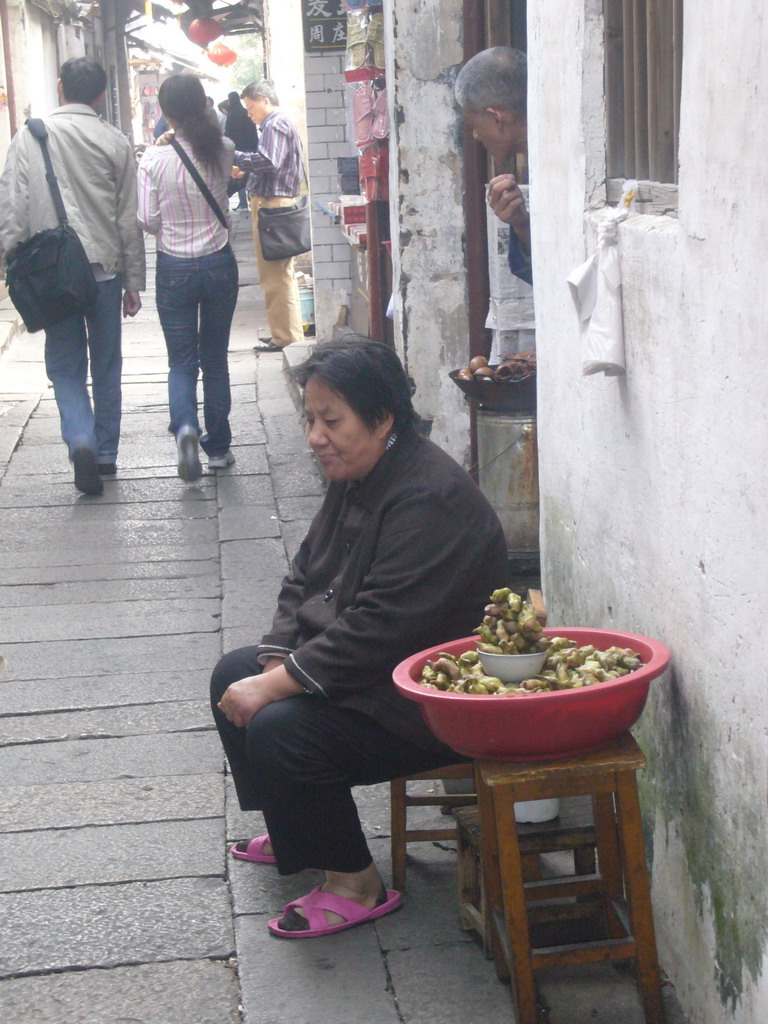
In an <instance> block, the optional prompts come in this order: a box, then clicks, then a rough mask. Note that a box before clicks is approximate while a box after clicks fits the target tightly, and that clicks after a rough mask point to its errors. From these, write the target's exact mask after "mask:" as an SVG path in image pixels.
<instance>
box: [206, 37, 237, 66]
mask: <svg viewBox="0 0 768 1024" xmlns="http://www.w3.org/2000/svg"><path fill="white" fill-rule="evenodd" d="M208 56H209V58H210V59H211V60H212V61H213V63H214V64H218V65H219V66H220V67H222V68H228V67H229V65H230V64H234V63H235V61H236V60H237V54H236V53H235V51H234V50H230V48H229V47H228V46H225V45H224V43H214V45H213V46H209V47H208Z"/></svg>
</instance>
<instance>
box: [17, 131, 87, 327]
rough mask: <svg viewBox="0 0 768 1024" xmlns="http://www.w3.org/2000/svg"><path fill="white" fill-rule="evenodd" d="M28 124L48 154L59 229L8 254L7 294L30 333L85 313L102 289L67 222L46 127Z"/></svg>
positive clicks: (48, 173)
mask: <svg viewBox="0 0 768 1024" xmlns="http://www.w3.org/2000/svg"><path fill="white" fill-rule="evenodd" d="M27 125H28V127H29V130H30V132H31V133H32V135H34V137H35V138H36V139H37V140H38V142H39V143H40V147H41V149H42V151H43V160H44V161H45V177H46V180H47V181H48V186H49V188H50V190H51V196H52V197H53V205H54V206H55V208H56V215H57V216H58V218H59V225H58V227H55V228H48V229H46V230H45V231H38V232H37V234H35V235H33V236H32V237H31V238H28V239H27V240H26V241H25V242H18V243H17V244H16V245H15V246H14V247H13V248H12V249H11V250H10V252H9V253H7V255H6V284H7V285H8V292H9V294H10V296H11V301H12V302H13V304H14V306H15V307H16V309H17V310H18V311H19V313H20V315H21V318H22V320H23V321H24V324H25V326H26V328H27V330H28V331H30V332H31V331H39V330H42V329H43V328H44V327H52V326H53V325H54V324H58V323H61V322H62V320H67V319H68V318H69V317H71V316H74V315H75V314H77V313H84V312H85V310H86V309H87V308H88V307H89V306H91V305H92V304H93V303H94V302H95V301H96V295H97V294H98V286H97V284H96V278H95V277H94V275H93V268H92V267H91V264H90V263H89V262H88V256H87V254H86V251H85V249H84V248H83V243H82V242H81V241H80V239H79V237H78V235H77V232H76V231H75V230H74V228H73V227H72V226H71V225H70V223H69V221H68V219H67V212H66V210H65V209H64V203H63V201H62V198H61V192H60V191H59V183H58V182H57V181H56V175H55V174H54V173H53V165H52V164H51V156H50V153H49V152H48V143H47V142H46V139H47V138H48V132H47V131H46V128H45V124H44V123H43V121H42V120H41V119H40V118H39V117H33V118H30V119H29V120H28V121H27Z"/></svg>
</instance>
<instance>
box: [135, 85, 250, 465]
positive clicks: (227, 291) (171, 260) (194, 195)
mask: <svg viewBox="0 0 768 1024" xmlns="http://www.w3.org/2000/svg"><path fill="white" fill-rule="evenodd" d="M159 101H160V109H161V110H162V112H163V114H164V116H165V118H166V120H167V121H168V124H169V125H170V127H171V128H172V129H173V130H174V137H173V138H172V139H170V140H169V141H170V145H155V146H152V147H150V148H149V149H148V150H147V151H146V152H145V153H144V155H143V156H142V158H141V162H140V164H139V170H138V177H139V213H138V216H139V223H140V224H141V226H142V227H143V228H144V230H145V231H148V232H150V233H151V234H154V235H157V273H156V277H155V284H156V295H157V311H158V313H159V316H160V323H161V325H162V328H163V334H164V335H165V344H166V347H167V349H168V366H169V372H168V402H169V406H170V414H171V423H170V427H169V429H170V431H171V433H172V434H173V435H174V436H175V438H176V444H177V449H178V468H179V476H180V477H181V478H182V480H188V481H191V480H197V479H199V477H200V476H201V475H202V466H201V464H200V456H199V452H198V439H199V444H200V447H202V449H203V451H204V452H205V453H206V455H207V456H208V466H209V468H212V469H224V468H226V467H227V466H230V465H231V464H232V463H233V462H234V461H235V457H234V455H232V453H231V451H230V450H229V446H230V443H231V440H232V432H231V430H230V426H229V413H230V409H231V404H232V401H231V395H230V387H229V365H228V362H227V349H228V347H229V331H230V327H231V324H232V316H233V314H234V311H235V305H236V303H237V288H238V273H237V263H236V261H235V257H234V253H233V252H232V249H231V247H230V245H229V228H228V223H229V222H228V219H227V215H226V214H225V213H223V212H222V211H223V210H224V211H226V210H227V209H228V201H227V182H228V180H229V175H230V170H231V168H232V156H233V152H234V147H233V145H232V143H231V142H230V141H229V139H223V138H222V135H221V129H220V128H219V126H218V124H217V123H216V122H215V120H214V119H213V118H211V117H210V115H209V114H208V112H207V110H206V103H205V93H204V91H203V87H202V85H201V83H200V81H199V79H197V78H195V77H194V76H193V75H189V74H182V75H174V76H173V77H171V78H168V79H166V81H164V82H163V84H162V85H161V86H160V94H159ZM161 141H164V140H161ZM184 156H185V157H186V158H187V160H188V161H191V165H192V167H191V168H189V167H187V166H185V162H184V159H183V157H184ZM193 171H195V172H196V173H197V175H198V176H199V178H201V179H202V182H203V183H204V185H205V186H207V189H208V190H209V198H206V197H205V195H204V194H203V191H202V190H201V188H200V186H199V185H198V184H197V182H196V180H195V178H194V177H193ZM210 199H213V200H214V203H215V205H216V206H218V211H217V212H215V211H214V208H213V206H212V205H211V203H210ZM200 370H202V375H203V418H204V422H205V433H203V434H202V436H200V424H199V420H198V412H197V379H198V375H199V372H200Z"/></svg>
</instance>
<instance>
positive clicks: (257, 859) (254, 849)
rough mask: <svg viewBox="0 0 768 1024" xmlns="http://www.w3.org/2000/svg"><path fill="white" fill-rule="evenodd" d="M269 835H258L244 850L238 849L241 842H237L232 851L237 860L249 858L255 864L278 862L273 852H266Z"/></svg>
mask: <svg viewBox="0 0 768 1024" xmlns="http://www.w3.org/2000/svg"><path fill="white" fill-rule="evenodd" d="M269 841H270V840H269V836H256V838H255V839H252V840H251V841H250V842H249V843H248V845H247V846H246V847H245V849H244V850H238V846H240V845H242V844H240V843H235V845H234V846H233V847H231V849H230V852H231V854H232V856H233V857H235V858H236V859H237V860H249V861H251V862H252V863H254V864H276V863H277V860H276V858H275V857H274V856H273V855H272V854H271V853H264V844H265V843H268V842H269Z"/></svg>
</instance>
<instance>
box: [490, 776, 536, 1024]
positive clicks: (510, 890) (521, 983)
mask: <svg viewBox="0 0 768 1024" xmlns="http://www.w3.org/2000/svg"><path fill="white" fill-rule="evenodd" d="M511 795H512V793H511V789H510V788H507V787H504V786H499V787H497V788H494V790H493V797H494V814H495V817H496V844H497V849H499V850H504V856H503V857H499V858H498V859H499V861H500V863H499V872H500V876H501V882H502V892H503V894H504V895H503V909H504V920H505V921H506V930H507V939H508V942H509V954H510V960H511V962H512V986H513V989H514V992H515V996H516V1000H515V1001H516V1004H517V1024H537V1021H538V1011H537V1008H536V983H535V981H534V979H533V965H532V963H531V940H530V935H529V931H528V909H527V907H526V904H525V888H524V879H523V862H522V859H521V857H520V847H519V845H518V841H517V822H516V821H515V808H514V804H513V802H512V799H511Z"/></svg>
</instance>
